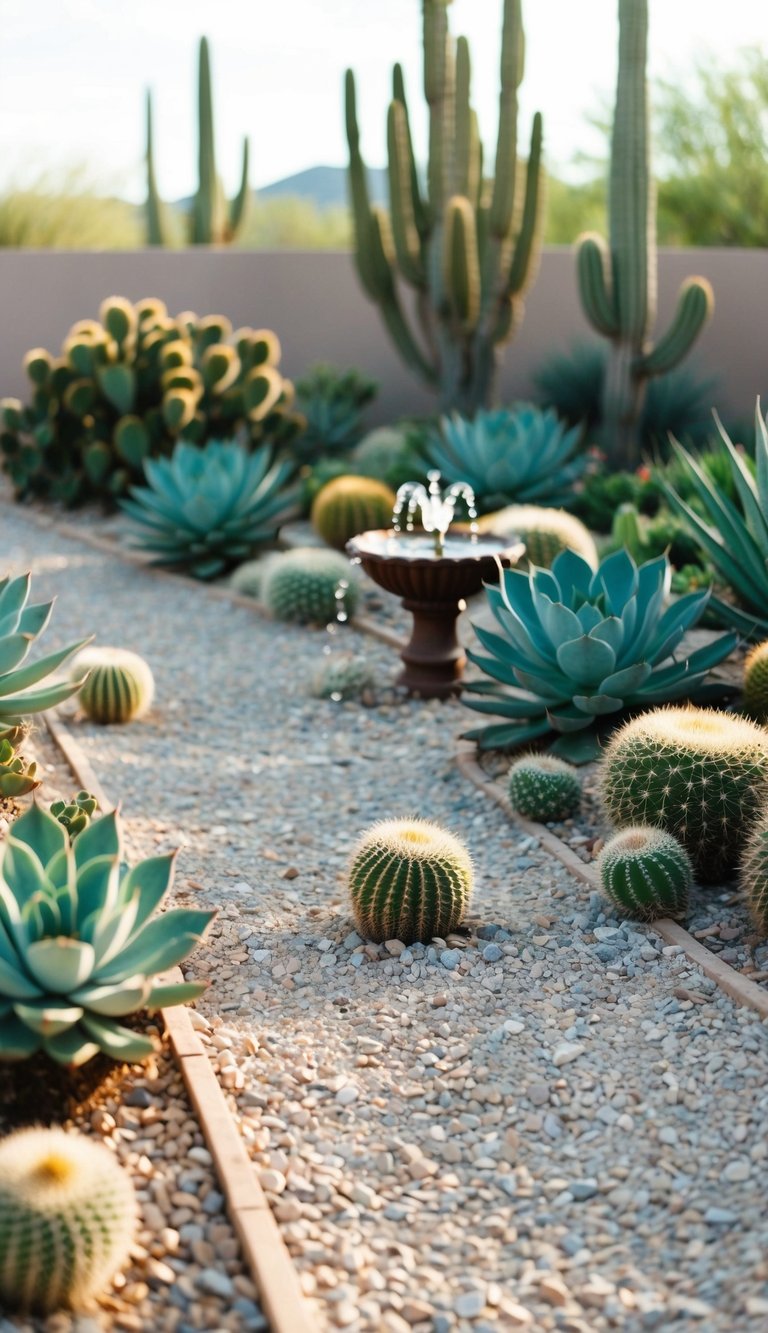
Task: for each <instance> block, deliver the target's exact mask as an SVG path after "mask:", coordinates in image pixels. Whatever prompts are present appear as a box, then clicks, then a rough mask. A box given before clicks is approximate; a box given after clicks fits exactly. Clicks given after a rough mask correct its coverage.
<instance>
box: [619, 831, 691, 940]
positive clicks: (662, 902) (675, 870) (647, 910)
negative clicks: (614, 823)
mask: <svg viewBox="0 0 768 1333" xmlns="http://www.w3.org/2000/svg"><path fill="white" fill-rule="evenodd" d="M597 869H598V871H599V872H600V883H601V884H602V886H603V890H604V892H605V893H606V894H607V895H608V897H609V898H610V899H611V902H613V903H615V904H616V906H617V907H620V908H621V909H622V910H623V911H624V912H627V913H628V915H629V916H633V917H636V918H637V919H638V920H640V921H655V920H657V918H658V917H660V916H669V917H673V918H676V917H682V916H685V914H686V912H687V910H688V895H689V892H690V888H691V883H692V881H693V868H692V866H691V860H690V857H689V856H688V853H687V852H686V850H685V848H684V847H683V846H682V844H681V843H679V842H678V840H677V838H673V836H672V834H671V833H665V832H664V830H663V829H659V828H654V827H653V826H651V825H647V824H632V825H630V827H629V828H625V829H622V830H621V832H620V833H616V834H614V836H613V837H612V838H610V839H609V841H608V842H607V843H606V844H605V846H604V848H603V850H602V851H601V853H600V855H599V857H598V860H597Z"/></svg>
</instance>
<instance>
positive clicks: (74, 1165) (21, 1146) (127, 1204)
mask: <svg viewBox="0 0 768 1333" xmlns="http://www.w3.org/2000/svg"><path fill="white" fill-rule="evenodd" d="M136 1213H137V1209H136V1196H135V1194H134V1191H133V1185H132V1184H131V1179H130V1176H129V1175H128V1173H127V1172H126V1171H125V1170H124V1169H123V1168H122V1167H121V1166H120V1165H119V1163H118V1161H117V1158H116V1157H115V1155H114V1153H111V1152H109V1150H108V1149H107V1148H106V1147H104V1145H103V1144H101V1143H97V1142H94V1141H93V1140H91V1139H87V1138H85V1136H84V1135H82V1134H73V1133H67V1132H65V1131H64V1130H63V1129H23V1130H17V1131H16V1132H15V1133H13V1134H9V1135H8V1136H7V1137H6V1138H4V1139H3V1140H2V1141H0V1303H2V1305H3V1306H5V1307H6V1308H7V1309H9V1310H18V1311H21V1312H24V1313H26V1312H29V1311H35V1312H36V1313H40V1314H48V1313H51V1312H52V1311H54V1310H59V1309H61V1308H62V1307H68V1308H74V1309H79V1308H81V1307H82V1305H83V1304H84V1303H85V1302H86V1301H89V1300H90V1299H91V1298H92V1297H94V1296H96V1295H98V1293H99V1292H100V1291H101V1289H102V1288H103V1287H104V1286H105V1284H106V1283H107V1282H108V1281H109V1279H110V1278H111V1277H112V1276H113V1275H114V1274H115V1272H116V1271H117V1270H118V1269H119V1268H120V1267H121V1266H122V1265H123V1264H124V1263H125V1261H126V1259H127V1257H128V1250H129V1247H130V1245H131V1242H132V1239H133V1233H134V1230H135V1227H136Z"/></svg>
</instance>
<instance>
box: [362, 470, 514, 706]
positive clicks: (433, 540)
mask: <svg viewBox="0 0 768 1333" xmlns="http://www.w3.org/2000/svg"><path fill="white" fill-rule="evenodd" d="M427 476H428V481H429V489H427V488H426V487H425V486H423V485H422V484H421V483H420V482H410V481H409V482H406V483H405V485H403V486H401V487H400V489H399V491H398V492H397V500H396V504H395V508H394V511H393V514H392V527H391V528H389V529H378V530H374V531H372V532H363V533H361V534H360V535H359V536H358V537H353V538H352V540H351V541H350V542H348V543H347V551H348V553H349V555H350V556H351V558H352V559H353V560H354V559H357V560H359V561H360V563H361V564H362V566H363V569H364V570H365V572H366V574H368V575H369V577H370V578H372V579H373V580H374V582H375V583H378V585H379V587H381V588H384V589H385V590H386V591H387V592H391V593H395V595H396V596H398V597H400V598H401V600H402V604H403V606H404V607H405V609H406V610H407V611H410V612H411V614H412V616H413V629H412V632H411V637H410V639H409V641H408V643H407V644H406V646H405V647H404V648H403V650H402V652H401V654H400V656H401V657H402V659H403V663H404V666H403V670H402V671H401V672H400V675H399V676H398V684H400V685H404V686H405V688H406V689H407V690H408V691H409V692H410V693H411V694H418V695H420V696H421V698H423V699H445V698H447V697H448V696H449V695H451V694H456V693H458V691H459V690H460V689H461V676H462V673H463V670H464V666H465V665H466V657H465V654H464V650H463V648H462V647H461V644H460V643H459V640H458V635H457V632H456V631H457V620H458V617H459V615H460V614H461V612H462V611H463V610H464V608H465V606H466V598H468V597H472V596H474V594H475V593H477V592H479V591H480V589H481V587H482V586H483V583H494V582H496V581H497V579H498V577H499V570H500V569H501V568H508V567H509V566H510V565H513V564H515V563H516V562H517V561H518V560H519V559H520V557H521V556H522V555H523V554H524V552H525V547H524V546H523V544H522V542H519V541H515V540H514V539H513V538H510V537H494V536H493V534H492V533H483V535H482V536H478V534H477V531H476V525H475V518H476V511H475V497H474V493H473V491H472V488H471V486H469V485H468V484H467V483H466V482H463V481H457V482H454V483H453V485H451V486H449V487H448V488H447V490H445V491H441V488H440V473H439V472H429V473H428V474H427ZM459 500H463V501H464V502H465V504H466V506H467V511H468V514H469V518H470V520H471V521H470V530H469V532H454V533H451V534H449V531H448V530H449V528H450V525H451V523H452V521H453V517H454V512H455V509H456V505H457V503H458V502H459ZM403 513H405V520H406V522H405V531H402V528H401V520H402V517H403ZM417 514H418V515H419V516H420V519H421V522H420V529H417V528H416V524H415V518H416V515H417Z"/></svg>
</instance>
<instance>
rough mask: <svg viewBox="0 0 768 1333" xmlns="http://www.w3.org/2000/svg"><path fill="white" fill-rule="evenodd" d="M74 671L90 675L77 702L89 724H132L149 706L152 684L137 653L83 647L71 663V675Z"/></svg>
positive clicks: (120, 649)
mask: <svg viewBox="0 0 768 1333" xmlns="http://www.w3.org/2000/svg"><path fill="white" fill-rule="evenodd" d="M76 668H79V670H80V671H83V670H87V671H89V673H90V674H89V676H88V679H87V680H86V682H85V684H84V685H83V688H82V689H81V691H80V694H79V695H78V702H79V704H80V707H81V708H82V710H83V712H84V713H85V714H86V716H87V717H89V718H90V719H91V721H92V722H100V723H102V724H103V725H105V726H107V725H110V724H112V723H118V722H134V721H136V719H137V718H140V717H143V716H144V714H145V713H146V712H148V710H149V708H150V707H151V704H152V700H153V699H154V697H155V682H154V678H153V676H152V672H151V671H150V669H149V666H148V665H147V663H146V662H145V661H144V658H143V657H139V654H138V653H132V652H129V651H128V649H126V648H86V649H85V650H84V651H83V652H82V653H79V654H78V656H77V658H76V659H75V661H74V662H73V664H72V670H73V672H74V671H75V669H76Z"/></svg>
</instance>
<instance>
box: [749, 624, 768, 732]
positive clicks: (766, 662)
mask: <svg viewBox="0 0 768 1333" xmlns="http://www.w3.org/2000/svg"><path fill="white" fill-rule="evenodd" d="M744 708H745V709H746V711H747V712H748V713H749V716H750V717H753V718H755V720H756V721H757V722H766V721H768V639H765V640H764V641H763V642H762V643H758V644H756V645H755V647H754V648H753V649H752V651H751V652H750V653H749V654H748V656H747V658H746V661H745V663H744Z"/></svg>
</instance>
